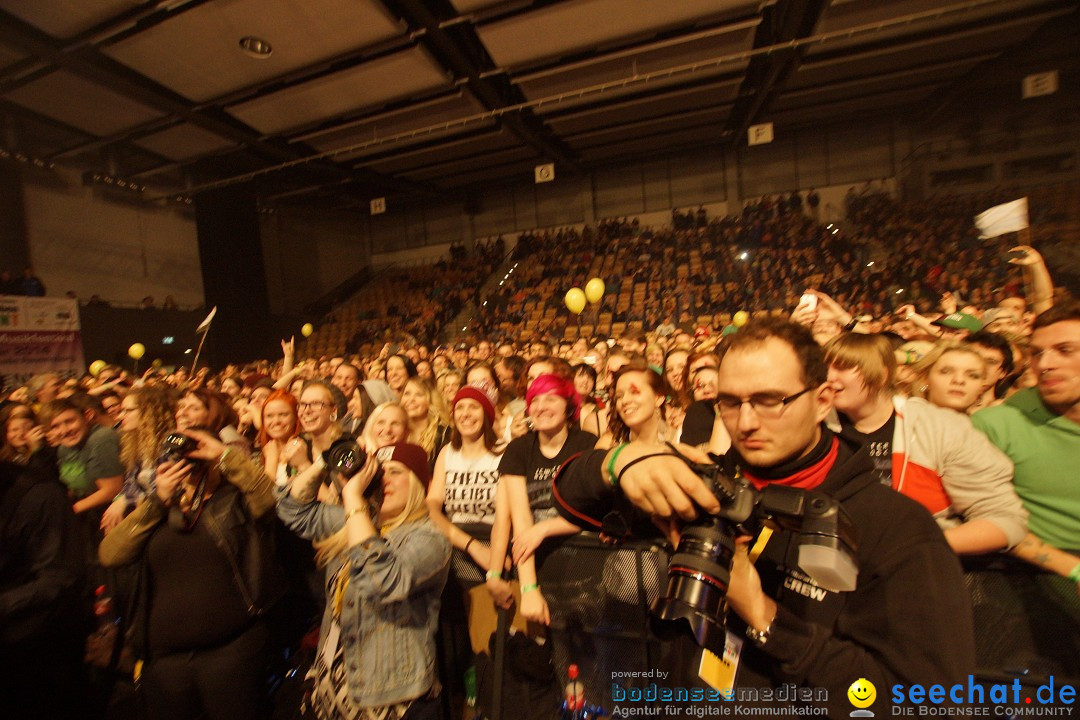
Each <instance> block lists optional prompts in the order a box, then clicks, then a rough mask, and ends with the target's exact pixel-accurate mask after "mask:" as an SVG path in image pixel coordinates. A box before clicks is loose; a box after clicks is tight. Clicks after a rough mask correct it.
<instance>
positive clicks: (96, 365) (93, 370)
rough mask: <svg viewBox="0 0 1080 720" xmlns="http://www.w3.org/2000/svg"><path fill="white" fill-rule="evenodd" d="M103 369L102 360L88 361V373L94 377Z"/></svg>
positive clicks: (103, 362) (103, 363)
mask: <svg viewBox="0 0 1080 720" xmlns="http://www.w3.org/2000/svg"><path fill="white" fill-rule="evenodd" d="M104 369H105V361H104V360H95V361H94V362H92V363H90V374H91V375H93V376H94V377H97V376H98V374H99V373H100V372H101V371H102V370H104Z"/></svg>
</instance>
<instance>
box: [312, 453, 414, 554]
mask: <svg viewBox="0 0 1080 720" xmlns="http://www.w3.org/2000/svg"><path fill="white" fill-rule="evenodd" d="M372 482H375V481H374V480H373V481H372ZM335 504H336V503H335ZM428 516H429V511H428V507H427V491H426V490H425V489H424V484H423V483H422V482H420V478H418V477H417V476H416V473H414V472H412V471H411V470H410V471H409V494H408V497H406V498H405V507H403V508H402V509H401V512H399V513H398V514H397V515H395V516H394V517H392V518H388V519H387V520H386V522H384V523H382V524H379V522H378V518H376V523H375V528H376V529H377V530H378V531H379V535H382V536H383V537H386V536H387V535H388V534H390V532H391V531H393V530H396V529H398V528H399V527H401V526H402V525H404V524H405V523H411V522H420V521H421V520H424V519H425V518H427V517H428ZM312 545H313V546H314V547H315V562H316V564H317V565H318V566H319V567H321V568H322V567H326V566H327V565H329V564H330V563H331V562H332V561H333V560H334V559H335V558H337V557H338V556H339V555H341V554H342V553H344V552H345V551H346V550H348V549H349V533H348V528H347V527H346V526H345V525H342V526H341V529H340V530H337V531H336V532H334V533H333V534H331V535H328V536H327V537H325V538H323V539H322V540H316V541H315V542H314V543H312Z"/></svg>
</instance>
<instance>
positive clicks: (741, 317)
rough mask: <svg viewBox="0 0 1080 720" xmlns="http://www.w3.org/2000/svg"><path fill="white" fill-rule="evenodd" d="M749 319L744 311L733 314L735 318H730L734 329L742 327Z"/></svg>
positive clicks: (748, 315)
mask: <svg viewBox="0 0 1080 720" xmlns="http://www.w3.org/2000/svg"><path fill="white" fill-rule="evenodd" d="M749 319H750V314H749V313H748V312H746V311H745V310H740V311H739V312H737V313H735V317H733V318H731V324H732V325H734V326H735V327H742V326H743V325H745V324H746V321H747V320H749Z"/></svg>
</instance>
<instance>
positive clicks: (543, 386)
mask: <svg viewBox="0 0 1080 720" xmlns="http://www.w3.org/2000/svg"><path fill="white" fill-rule="evenodd" d="M547 393H552V394H553V395H558V396H559V397H561V398H563V399H564V400H566V407H567V414H568V415H569V417H570V418H572V419H573V420H575V421H577V420H578V418H579V417H580V416H581V397H580V396H579V395H578V394H577V390H575V389H574V383H573V382H572V381H570V380H567V379H565V378H563V377H561V376H559V375H553V374H551V373H545V374H544V375H541V376H540V377H538V378H536V379H535V380H533V381H532V384H531V385H529V391H528V392H527V393H525V409H526V411H528V409H529V407H530V406H531V405H532V401H533V398H534V397H536V396H537V395H545V394H547Z"/></svg>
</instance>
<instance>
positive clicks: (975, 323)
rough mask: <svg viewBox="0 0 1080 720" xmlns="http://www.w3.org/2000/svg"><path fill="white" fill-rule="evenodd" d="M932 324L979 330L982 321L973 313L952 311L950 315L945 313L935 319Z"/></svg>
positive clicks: (957, 328) (954, 328)
mask: <svg viewBox="0 0 1080 720" xmlns="http://www.w3.org/2000/svg"><path fill="white" fill-rule="evenodd" d="M932 324H933V325H940V326H941V327H947V328H949V329H951V330H967V331H968V332H979V331H980V330H982V323H981V322H979V319H978V318H977V317H975V316H974V315H968V314H967V313H953V314H952V315H946V316H945V317H943V318H939V319H937V320H935V321H934V322H933V323H932Z"/></svg>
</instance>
